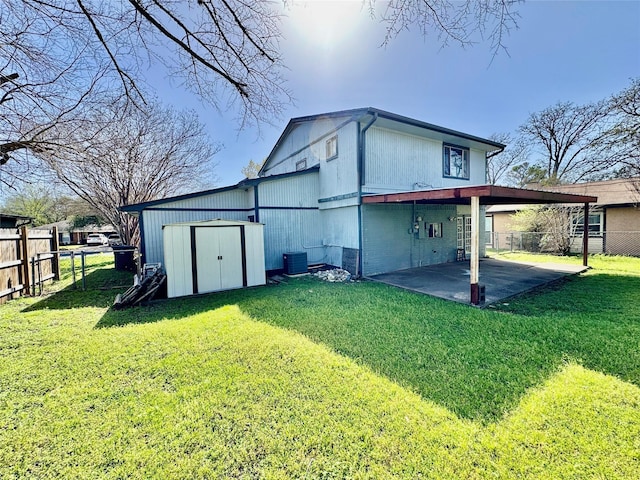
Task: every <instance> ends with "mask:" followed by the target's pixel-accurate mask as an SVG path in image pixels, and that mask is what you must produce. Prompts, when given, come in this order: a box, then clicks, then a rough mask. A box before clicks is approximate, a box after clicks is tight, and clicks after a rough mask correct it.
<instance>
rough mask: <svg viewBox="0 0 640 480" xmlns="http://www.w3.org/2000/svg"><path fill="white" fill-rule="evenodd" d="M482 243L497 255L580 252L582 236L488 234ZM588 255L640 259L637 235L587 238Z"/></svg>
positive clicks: (639, 244)
mask: <svg viewBox="0 0 640 480" xmlns="http://www.w3.org/2000/svg"><path fill="white" fill-rule="evenodd" d="M485 241H486V247H487V249H488V250H492V251H495V252H497V253H500V252H505V251H506V252H529V253H551V254H559V255H560V254H566V253H582V235H576V236H574V237H568V236H567V237H562V238H559V237H558V235H557V234H553V233H551V232H492V233H491V232H488V233H487V234H486V238H485ZM567 250H568V252H567ZM589 253H604V254H608V255H628V256H633V257H640V232H639V231H634V232H613V231H609V232H603V233H602V234H600V235H593V236H590V237H589Z"/></svg>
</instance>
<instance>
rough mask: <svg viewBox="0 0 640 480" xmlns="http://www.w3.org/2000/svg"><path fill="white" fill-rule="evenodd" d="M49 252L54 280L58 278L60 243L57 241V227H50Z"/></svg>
mask: <svg viewBox="0 0 640 480" xmlns="http://www.w3.org/2000/svg"><path fill="white" fill-rule="evenodd" d="M51 235H52V237H51V248H50V250H51V253H53V258H52V259H51V273H53V279H54V280H60V252H59V249H60V245H59V243H58V227H55V226H54V227H53V228H52V229H51Z"/></svg>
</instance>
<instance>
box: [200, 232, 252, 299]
mask: <svg viewBox="0 0 640 480" xmlns="http://www.w3.org/2000/svg"><path fill="white" fill-rule="evenodd" d="M195 254H196V258H195V265H194V268H195V269H196V272H195V276H194V278H195V279H196V285H194V293H206V292H215V291H217V290H225V289H229V288H236V287H241V286H242V284H243V276H242V244H241V239H240V227H201V228H196V229H195Z"/></svg>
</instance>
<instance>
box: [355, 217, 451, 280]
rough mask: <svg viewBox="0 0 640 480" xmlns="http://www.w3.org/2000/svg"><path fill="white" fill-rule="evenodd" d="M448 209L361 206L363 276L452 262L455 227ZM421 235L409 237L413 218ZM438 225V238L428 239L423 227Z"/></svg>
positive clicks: (412, 234) (411, 234)
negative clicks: (419, 218)
mask: <svg viewBox="0 0 640 480" xmlns="http://www.w3.org/2000/svg"><path fill="white" fill-rule="evenodd" d="M458 214H459V212H458V209H457V208H456V206H452V205H416V207H415V210H414V206H413V205H391V204H385V205H364V206H363V217H364V220H363V224H364V225H363V227H364V228H363V250H364V253H363V267H362V268H363V274H364V275H375V274H378V273H386V272H391V271H394V270H402V269H406V268H412V267H420V266H426V265H434V264H438V263H445V262H451V261H454V260H455V258H456V223H455V222H452V221H450V220H449V218H450V217H451V218H454V217H456V216H457V215H458ZM418 216H420V217H422V222H420V223H421V225H420V228H421V230H422V232H423V233H417V234H416V233H409V229H410V228H411V227H412V226H413V224H414V220H415V218H416V217H418ZM430 223H442V237H440V238H429V237H428V230H427V233H424V232H425V224H426V226H427V228H428V225H429V224H430Z"/></svg>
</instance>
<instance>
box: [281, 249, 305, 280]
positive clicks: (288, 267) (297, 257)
mask: <svg viewBox="0 0 640 480" xmlns="http://www.w3.org/2000/svg"><path fill="white" fill-rule="evenodd" d="M282 260H283V263H284V273H286V274H287V275H298V274H300V273H307V270H308V268H307V252H289V253H285V254H283V255H282Z"/></svg>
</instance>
